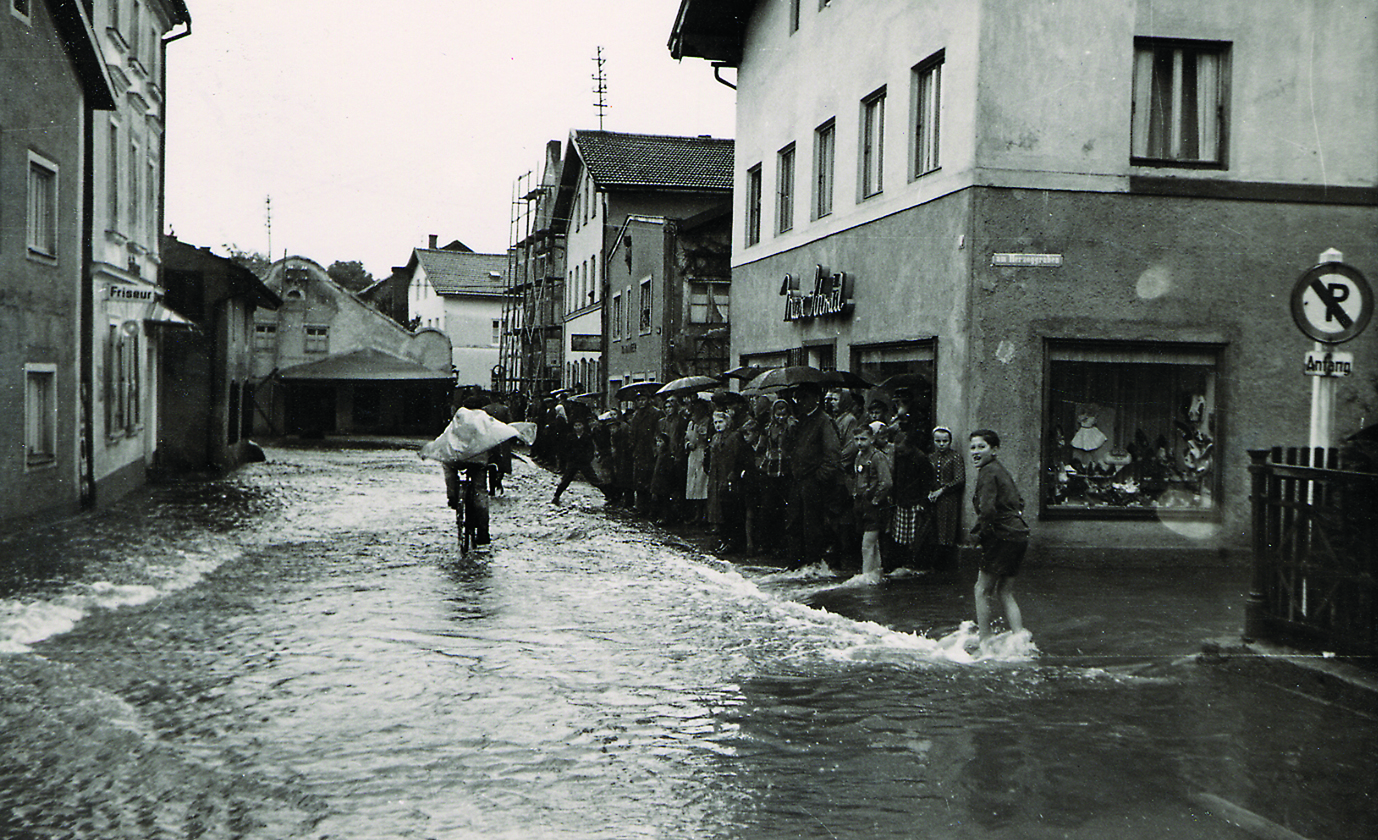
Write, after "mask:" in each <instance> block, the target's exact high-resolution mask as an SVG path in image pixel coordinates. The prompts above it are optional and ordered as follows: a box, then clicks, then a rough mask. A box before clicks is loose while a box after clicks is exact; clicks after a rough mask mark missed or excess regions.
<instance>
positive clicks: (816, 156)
mask: <svg viewBox="0 0 1378 840" xmlns="http://www.w3.org/2000/svg"><path fill="white" fill-rule="evenodd" d="M836 169H837V118H836V117H829V118H828V119H826V120H824V121H823V122H822V123H820V124H819V125H818V127H817V128H815V129H814V130H813V201H812V205H813V206H812V219H813V221H817V220H819V219H822V218H824V217H826V216H830V215H832V212H833V200H834V195H833V193H834V188H835V186H836V181H835V178H834V175H835V174H836Z"/></svg>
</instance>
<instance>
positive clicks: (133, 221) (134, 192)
mask: <svg viewBox="0 0 1378 840" xmlns="http://www.w3.org/2000/svg"><path fill="white" fill-rule="evenodd" d="M141 169H143V165H142V163H141V162H140V160H139V146H138V144H137V143H130V144H129V202H128V203H129V226H128V227H126V228H125V230H126V231H128V232H129V237H130V238H131V239H133V238H134V237H136V236H138V234H139V197H140V196H141V194H142V193H141V192H140V190H139V171H140V170H141Z"/></svg>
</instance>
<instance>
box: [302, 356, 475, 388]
mask: <svg viewBox="0 0 1378 840" xmlns="http://www.w3.org/2000/svg"><path fill="white" fill-rule="evenodd" d="M278 378H279V379H282V380H286V381H296V382H303V381H315V382H323V381H330V382H360V381H374V382H387V381H402V380H428V379H429V380H445V381H450V380H453V379H454V374H452V373H450V372H449V371H439V370H432V369H431V368H428V367H426V366H424V365H420V364H417V363H416V362H413V361H411V360H410V359H402V358H398V357H397V356H393V355H391V354H389V353H384V352H383V351H381V350H374V349H373V348H365V349H362V350H354V351H351V352H349V353H340V354H337V355H334V356H326V357H325V358H324V359H321V360H320V361H317V362H308V363H306V364H303V365H295V366H293V367H290V368H286V369H285V370H282V371H279V372H278Z"/></svg>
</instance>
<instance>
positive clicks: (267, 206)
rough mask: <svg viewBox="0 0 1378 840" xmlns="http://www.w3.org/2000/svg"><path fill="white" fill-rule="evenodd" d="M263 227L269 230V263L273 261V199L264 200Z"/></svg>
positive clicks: (269, 197) (270, 197)
mask: <svg viewBox="0 0 1378 840" xmlns="http://www.w3.org/2000/svg"><path fill="white" fill-rule="evenodd" d="M263 226H264V227H265V228H267V229H268V262H272V261H273V197H272V196H271V195H270V196H268V197H267V198H265V199H263Z"/></svg>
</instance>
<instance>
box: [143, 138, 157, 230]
mask: <svg viewBox="0 0 1378 840" xmlns="http://www.w3.org/2000/svg"><path fill="white" fill-rule="evenodd" d="M144 193H145V195H144V207H145V208H146V209H145V210H144V214H145V220H146V221H147V222H148V232H147V233H148V238H147V239H146V240H145V241H146V242H148V244H149V245H157V243H158V162H157V161H155V160H153V159H151V158H150V159H149V161H148V177H147V178H145V179H144Z"/></svg>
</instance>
